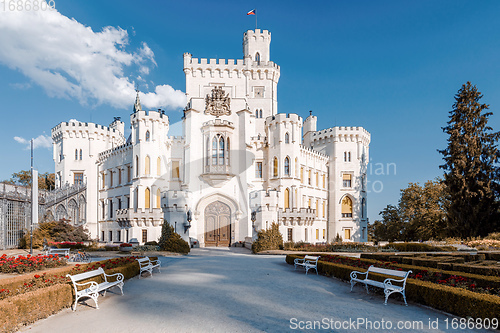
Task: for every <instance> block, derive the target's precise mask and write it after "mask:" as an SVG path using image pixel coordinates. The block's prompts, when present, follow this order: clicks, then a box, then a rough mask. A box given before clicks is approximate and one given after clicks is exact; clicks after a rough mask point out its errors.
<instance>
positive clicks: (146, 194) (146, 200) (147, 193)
mask: <svg viewBox="0 0 500 333" xmlns="http://www.w3.org/2000/svg"><path fill="white" fill-rule="evenodd" d="M144 208H146V209H149V208H151V190H150V189H149V188H146V190H145V191H144Z"/></svg>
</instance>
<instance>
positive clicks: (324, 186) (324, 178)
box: [323, 174, 326, 188]
mask: <svg viewBox="0 0 500 333" xmlns="http://www.w3.org/2000/svg"><path fill="white" fill-rule="evenodd" d="M323 188H326V175H325V174H323Z"/></svg>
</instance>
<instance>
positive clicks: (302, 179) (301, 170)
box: [300, 168, 304, 184]
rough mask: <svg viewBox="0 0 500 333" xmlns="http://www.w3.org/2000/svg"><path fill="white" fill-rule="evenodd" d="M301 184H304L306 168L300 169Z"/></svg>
mask: <svg viewBox="0 0 500 333" xmlns="http://www.w3.org/2000/svg"><path fill="white" fill-rule="evenodd" d="M300 182H301V183H302V184H304V168H300Z"/></svg>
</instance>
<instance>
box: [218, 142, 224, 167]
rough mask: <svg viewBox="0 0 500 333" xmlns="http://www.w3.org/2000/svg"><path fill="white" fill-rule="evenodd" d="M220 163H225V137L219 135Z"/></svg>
mask: <svg viewBox="0 0 500 333" xmlns="http://www.w3.org/2000/svg"><path fill="white" fill-rule="evenodd" d="M219 165H224V138H223V137H222V136H219Z"/></svg>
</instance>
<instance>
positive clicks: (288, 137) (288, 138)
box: [285, 132, 290, 143]
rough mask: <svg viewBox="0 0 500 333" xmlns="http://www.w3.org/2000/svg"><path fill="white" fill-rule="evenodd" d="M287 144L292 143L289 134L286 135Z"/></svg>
mask: <svg viewBox="0 0 500 333" xmlns="http://www.w3.org/2000/svg"><path fill="white" fill-rule="evenodd" d="M285 143H290V134H288V132H286V133H285Z"/></svg>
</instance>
